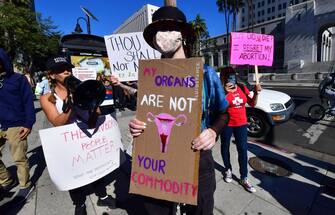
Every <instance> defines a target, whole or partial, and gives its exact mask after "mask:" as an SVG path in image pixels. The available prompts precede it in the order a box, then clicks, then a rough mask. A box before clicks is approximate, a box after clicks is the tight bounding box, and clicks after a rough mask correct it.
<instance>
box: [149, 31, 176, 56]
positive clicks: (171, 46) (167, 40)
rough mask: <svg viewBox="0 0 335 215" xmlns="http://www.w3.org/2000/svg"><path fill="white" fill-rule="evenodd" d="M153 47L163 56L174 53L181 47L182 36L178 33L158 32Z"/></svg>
mask: <svg viewBox="0 0 335 215" xmlns="http://www.w3.org/2000/svg"><path fill="white" fill-rule="evenodd" d="M153 43H154V46H155V47H156V49H157V50H158V51H159V52H160V53H162V54H163V55H164V54H172V53H175V52H176V51H177V50H178V49H179V48H180V47H181V45H182V35H181V32H179V31H158V32H157V33H156V35H155V37H154V41H153Z"/></svg>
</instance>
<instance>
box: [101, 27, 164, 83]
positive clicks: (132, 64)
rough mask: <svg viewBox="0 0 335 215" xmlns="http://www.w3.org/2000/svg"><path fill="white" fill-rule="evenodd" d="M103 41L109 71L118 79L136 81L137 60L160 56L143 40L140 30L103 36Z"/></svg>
mask: <svg viewBox="0 0 335 215" xmlns="http://www.w3.org/2000/svg"><path fill="white" fill-rule="evenodd" d="M105 43H106V48H107V53H108V58H109V63H110V68H111V72H112V74H113V75H116V76H117V77H118V78H119V80H120V81H136V80H137V79H138V61H139V60H141V59H158V58H160V56H161V54H160V53H159V52H157V51H156V50H154V49H152V48H151V47H150V46H149V45H148V44H147V43H146V42H145V40H144V38H143V33H142V32H135V33H125V34H112V35H110V36H105Z"/></svg>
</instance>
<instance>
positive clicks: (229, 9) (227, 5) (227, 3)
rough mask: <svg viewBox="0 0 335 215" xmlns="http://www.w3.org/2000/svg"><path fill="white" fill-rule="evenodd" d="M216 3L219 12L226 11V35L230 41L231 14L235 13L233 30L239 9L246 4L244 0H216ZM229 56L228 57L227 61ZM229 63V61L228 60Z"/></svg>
mask: <svg viewBox="0 0 335 215" xmlns="http://www.w3.org/2000/svg"><path fill="white" fill-rule="evenodd" d="M216 5H217V7H218V10H219V12H221V13H224V16H225V23H226V35H227V41H229V29H230V28H229V27H230V16H231V15H233V24H232V26H233V31H235V30H236V18H237V14H238V12H239V9H240V8H241V7H242V6H244V0H216ZM227 53H228V54H229V43H228V42H227ZM228 59H229V56H228V58H227V61H229V60H228ZM227 65H229V62H227Z"/></svg>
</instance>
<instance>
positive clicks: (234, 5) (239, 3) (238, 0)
mask: <svg viewBox="0 0 335 215" xmlns="http://www.w3.org/2000/svg"><path fill="white" fill-rule="evenodd" d="M244 1H245V0H233V1H232V2H231V5H230V8H231V11H232V13H233V31H236V24H237V21H236V19H237V14H238V13H239V11H240V8H242V7H243V6H244Z"/></svg>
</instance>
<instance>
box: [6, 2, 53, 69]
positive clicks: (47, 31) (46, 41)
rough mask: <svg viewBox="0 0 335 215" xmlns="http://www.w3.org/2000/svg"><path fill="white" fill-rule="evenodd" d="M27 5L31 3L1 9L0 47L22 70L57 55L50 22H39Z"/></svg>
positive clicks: (48, 20) (36, 15)
mask: <svg viewBox="0 0 335 215" xmlns="http://www.w3.org/2000/svg"><path fill="white" fill-rule="evenodd" d="M14 3H15V4H14ZM29 5H30V0H21V1H19V0H16V1H14V0H12V1H7V2H6V3H4V4H2V5H0V46H1V47H3V48H4V49H5V50H6V51H7V52H8V54H9V55H10V57H11V58H12V60H13V62H14V64H16V66H22V67H30V66H32V64H33V63H34V61H35V60H37V59H41V58H46V57H47V56H49V55H50V54H54V53H56V52H57V47H58V39H59V38H60V32H58V31H56V29H57V27H56V26H54V25H53V24H52V21H51V20H50V18H48V19H42V17H41V15H40V14H36V13H34V12H33V11H32V10H31V9H30V8H29V7H27V6H29Z"/></svg>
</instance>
